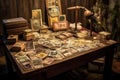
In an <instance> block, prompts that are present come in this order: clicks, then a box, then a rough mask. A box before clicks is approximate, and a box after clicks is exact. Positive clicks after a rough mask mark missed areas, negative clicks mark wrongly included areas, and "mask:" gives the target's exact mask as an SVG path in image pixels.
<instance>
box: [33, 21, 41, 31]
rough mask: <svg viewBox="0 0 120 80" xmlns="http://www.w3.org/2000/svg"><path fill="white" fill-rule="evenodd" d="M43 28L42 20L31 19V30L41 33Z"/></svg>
mask: <svg viewBox="0 0 120 80" xmlns="http://www.w3.org/2000/svg"><path fill="white" fill-rule="evenodd" d="M41 26H42V23H41V20H40V19H31V29H32V30H33V31H39V30H40V28H41Z"/></svg>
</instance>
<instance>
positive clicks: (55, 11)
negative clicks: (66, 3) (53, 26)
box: [48, 6, 60, 17]
mask: <svg viewBox="0 0 120 80" xmlns="http://www.w3.org/2000/svg"><path fill="white" fill-rule="evenodd" d="M59 11H60V10H59V7H58V6H50V7H48V15H50V16H51V17H58V16H59V14H60V12H59Z"/></svg>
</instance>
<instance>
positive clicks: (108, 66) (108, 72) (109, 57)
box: [103, 47, 114, 80]
mask: <svg viewBox="0 0 120 80" xmlns="http://www.w3.org/2000/svg"><path fill="white" fill-rule="evenodd" d="M113 54H114V48H113V47H112V48H110V49H109V50H108V51H107V53H106V54H105V64H104V71H103V80H112V79H111V78H112V62H113Z"/></svg>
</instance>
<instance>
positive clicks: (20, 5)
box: [0, 0, 96, 33]
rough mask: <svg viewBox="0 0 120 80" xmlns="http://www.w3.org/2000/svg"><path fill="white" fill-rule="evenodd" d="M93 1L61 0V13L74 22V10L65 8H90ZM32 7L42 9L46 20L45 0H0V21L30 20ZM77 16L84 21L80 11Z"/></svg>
mask: <svg viewBox="0 0 120 80" xmlns="http://www.w3.org/2000/svg"><path fill="white" fill-rule="evenodd" d="M95 1H96V0H61V8H62V13H63V14H66V15H67V16H66V17H67V19H68V21H70V22H74V21H75V19H74V11H68V10H67V8H68V7H71V6H75V5H81V6H85V7H87V8H88V9H90V8H91V6H93V5H94V4H95ZM32 9H42V18H43V21H44V22H46V21H47V16H46V15H47V14H46V8H45V0H0V21H2V19H8V18H15V17H23V18H25V19H27V20H28V22H30V19H31V11H32ZM78 17H79V18H78V19H79V20H78V21H81V22H82V23H84V17H83V15H82V13H81V12H79V16H78ZM0 26H1V23H0ZM0 30H1V29H0ZM0 33H1V31H0Z"/></svg>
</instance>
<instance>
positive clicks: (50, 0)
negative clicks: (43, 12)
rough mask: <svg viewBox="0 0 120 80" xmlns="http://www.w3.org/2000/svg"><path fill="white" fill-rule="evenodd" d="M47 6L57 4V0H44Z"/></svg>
mask: <svg viewBox="0 0 120 80" xmlns="http://www.w3.org/2000/svg"><path fill="white" fill-rule="evenodd" d="M46 4H47V6H58V5H59V0H46Z"/></svg>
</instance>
